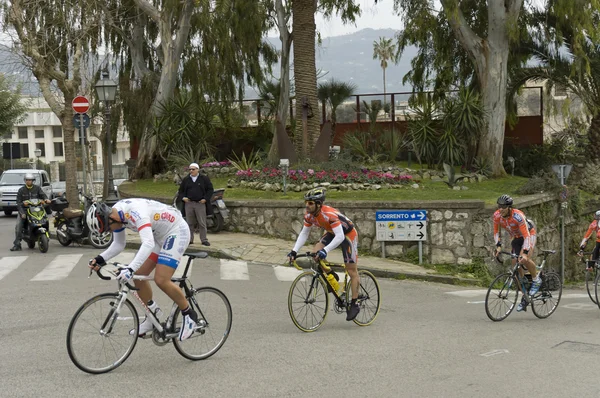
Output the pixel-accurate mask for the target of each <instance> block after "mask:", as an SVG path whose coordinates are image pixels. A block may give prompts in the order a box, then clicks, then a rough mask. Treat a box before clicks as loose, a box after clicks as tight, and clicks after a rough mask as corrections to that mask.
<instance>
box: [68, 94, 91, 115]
mask: <svg viewBox="0 0 600 398" xmlns="http://www.w3.org/2000/svg"><path fill="white" fill-rule="evenodd" d="M71 105H72V106H73V111H75V113H86V112H87V111H88V109H90V102H89V101H88V99H87V98H85V97H84V96H83V95H79V96H77V97H75V98H73V103H72V104H71Z"/></svg>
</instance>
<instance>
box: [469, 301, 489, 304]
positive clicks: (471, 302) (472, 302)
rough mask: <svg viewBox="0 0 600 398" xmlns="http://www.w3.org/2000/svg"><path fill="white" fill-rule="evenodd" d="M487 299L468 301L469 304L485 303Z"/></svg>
mask: <svg viewBox="0 0 600 398" xmlns="http://www.w3.org/2000/svg"><path fill="white" fill-rule="evenodd" d="M484 303H485V300H482V301H467V304H484Z"/></svg>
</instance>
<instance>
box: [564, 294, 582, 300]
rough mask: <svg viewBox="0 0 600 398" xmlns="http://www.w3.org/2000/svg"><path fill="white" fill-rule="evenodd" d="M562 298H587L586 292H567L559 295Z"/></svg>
mask: <svg viewBox="0 0 600 398" xmlns="http://www.w3.org/2000/svg"><path fill="white" fill-rule="evenodd" d="M561 297H562V298H564V299H572V298H588V295H587V293H567V294H563V295H562V296H561Z"/></svg>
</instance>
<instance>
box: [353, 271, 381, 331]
mask: <svg viewBox="0 0 600 398" xmlns="http://www.w3.org/2000/svg"><path fill="white" fill-rule="evenodd" d="M358 277H359V281H360V285H359V288H358V300H357V301H356V302H357V303H358V305H359V307H360V312H359V313H358V315H357V316H356V318H354V323H356V324H357V325H359V326H368V325H370V324H372V323H373V321H374V320H375V318H377V315H378V314H379V307H380V306H381V291H380V290H379V283H377V279H376V278H375V276H374V275H373V274H372V273H370V272H369V271H366V270H360V271H358ZM351 285H352V280H350V281H348V283H347V284H346V297H352V288H351Z"/></svg>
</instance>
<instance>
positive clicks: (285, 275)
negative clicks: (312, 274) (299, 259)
mask: <svg viewBox="0 0 600 398" xmlns="http://www.w3.org/2000/svg"><path fill="white" fill-rule="evenodd" d="M273 270H274V271H275V277H276V278H277V279H278V280H280V281H282V282H291V281H293V280H294V279H296V277H297V276H298V275H300V273H301V272H302V271H300V270H297V269H296V268H294V267H283V266H281V265H277V266H275V267H273Z"/></svg>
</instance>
